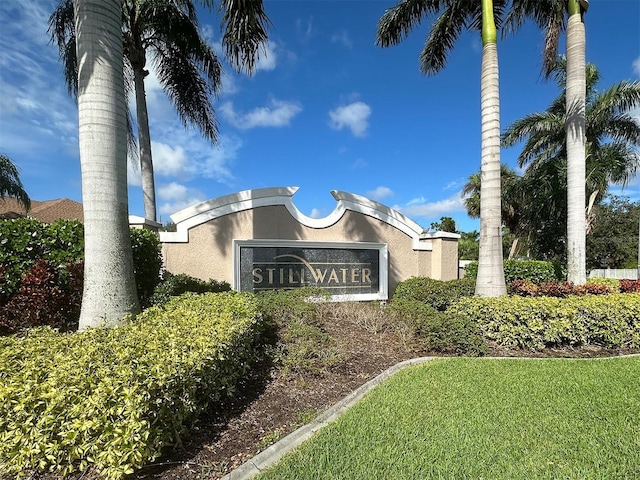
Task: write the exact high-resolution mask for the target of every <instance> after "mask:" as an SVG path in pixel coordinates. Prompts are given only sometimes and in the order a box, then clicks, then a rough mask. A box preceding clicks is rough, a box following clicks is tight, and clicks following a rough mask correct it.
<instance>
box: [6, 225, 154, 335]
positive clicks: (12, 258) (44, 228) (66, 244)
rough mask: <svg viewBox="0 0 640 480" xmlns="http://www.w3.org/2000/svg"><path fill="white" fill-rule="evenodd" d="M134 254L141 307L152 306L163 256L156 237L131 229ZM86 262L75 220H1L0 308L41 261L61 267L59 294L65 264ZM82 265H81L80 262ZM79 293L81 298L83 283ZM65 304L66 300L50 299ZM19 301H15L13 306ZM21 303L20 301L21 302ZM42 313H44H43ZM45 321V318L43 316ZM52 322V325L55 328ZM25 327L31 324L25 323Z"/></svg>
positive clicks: (81, 229) (65, 286)
mask: <svg viewBox="0 0 640 480" xmlns="http://www.w3.org/2000/svg"><path fill="white" fill-rule="evenodd" d="M130 233H131V246H132V253H133V267H134V275H135V279H136V285H137V289H138V296H139V300H140V304H141V305H142V306H148V305H149V298H150V296H151V295H152V293H153V291H154V288H155V286H156V285H157V284H158V282H159V281H160V273H161V268H162V254H161V251H160V241H159V239H158V236H157V234H155V233H153V232H151V231H149V230H141V229H135V228H132V229H130ZM83 259H84V226H83V225H82V224H81V223H80V222H78V221H76V220H57V221H56V222H54V223H52V224H46V223H42V222H40V221H38V220H34V219H31V218H20V219H13V220H0V265H1V266H2V268H1V269H0V305H4V304H6V303H7V302H8V301H9V300H10V298H11V297H12V296H13V295H14V294H16V293H17V292H18V291H19V290H20V288H21V281H22V278H23V276H24V275H25V274H26V273H27V272H28V271H29V269H31V268H32V267H33V266H34V265H35V264H36V262H37V261H38V260H46V261H47V262H50V263H51V265H55V266H56V268H62V274H61V275H55V278H58V279H59V280H61V281H62V282H63V283H61V284H59V285H57V290H56V289H53V290H51V293H52V294H53V295H55V294H57V292H58V291H66V290H67V289H68V287H69V285H68V284H65V283H64V281H65V278H66V276H65V274H64V267H61V266H64V265H69V264H74V265H77V264H78V262H82V260H83ZM80 264H81V263H80ZM78 285H79V286H80V291H79V292H73V296H74V297H75V296H76V295H80V296H81V295H82V283H79V284H78ZM51 300H52V301H53V302H58V303H63V302H64V301H65V299H64V297H63V298H59V299H51ZM18 301H19V300H16V301H14V304H15V303H16V302H18ZM20 302H21V300H20ZM41 311H42V310H41ZM43 318H44V317H43ZM77 320H78V318H77V317H74V318H69V319H67V320H66V323H67V324H69V325H71V324H73V323H74V322H75V323H77ZM56 322H57V321H56V320H52V323H51V324H50V325H51V326H56ZM24 323H25V325H26V324H28V323H29V322H24Z"/></svg>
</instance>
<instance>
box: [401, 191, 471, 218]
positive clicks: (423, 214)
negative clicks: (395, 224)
mask: <svg viewBox="0 0 640 480" xmlns="http://www.w3.org/2000/svg"><path fill="white" fill-rule="evenodd" d="M393 208H395V209H396V210H398V211H400V212H402V213H403V214H405V215H407V216H408V217H412V218H415V217H420V218H426V219H438V218H440V217H442V216H446V215H450V214H452V213H454V212H466V210H465V207H464V201H463V199H462V196H461V192H457V193H456V194H455V195H453V196H451V197H449V198H445V199H444V200H438V201H435V202H427V201H426V200H425V199H424V198H422V197H421V198H417V199H413V200H411V201H410V202H408V203H407V204H406V205H404V206H401V205H395V206H394V207H393Z"/></svg>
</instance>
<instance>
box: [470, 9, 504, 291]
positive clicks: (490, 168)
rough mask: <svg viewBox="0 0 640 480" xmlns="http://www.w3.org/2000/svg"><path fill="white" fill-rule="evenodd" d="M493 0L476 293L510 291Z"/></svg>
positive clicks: (488, 13) (485, 14)
mask: <svg viewBox="0 0 640 480" xmlns="http://www.w3.org/2000/svg"><path fill="white" fill-rule="evenodd" d="M496 42H497V35H496V27H495V21H494V17H493V2H492V0H482V43H483V47H482V72H481V84H480V90H481V115H482V164H481V168H480V174H481V182H480V252H479V256H478V277H477V280H476V295H478V296H481V297H499V296H501V295H505V294H506V293H507V289H506V285H505V280H504V266H503V256H502V229H501V225H502V222H501V220H502V219H501V214H502V209H501V205H500V201H501V198H500V197H501V192H500V190H501V185H500V91H499V80H498V48H497V43H496Z"/></svg>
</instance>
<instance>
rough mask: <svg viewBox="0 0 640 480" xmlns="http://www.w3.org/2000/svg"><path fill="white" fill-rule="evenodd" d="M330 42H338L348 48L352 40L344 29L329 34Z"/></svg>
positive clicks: (351, 45)
mask: <svg viewBox="0 0 640 480" xmlns="http://www.w3.org/2000/svg"><path fill="white" fill-rule="evenodd" d="M331 43H339V44H341V45H343V46H345V47H347V48H349V49H351V48H353V41H352V40H351V38H350V37H349V34H348V33H347V31H346V30H342V31H341V32H340V33H334V34H333V35H331Z"/></svg>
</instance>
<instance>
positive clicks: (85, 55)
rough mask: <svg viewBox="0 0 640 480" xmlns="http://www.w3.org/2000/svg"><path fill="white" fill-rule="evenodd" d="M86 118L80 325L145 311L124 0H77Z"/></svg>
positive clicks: (82, 114)
mask: <svg viewBox="0 0 640 480" xmlns="http://www.w3.org/2000/svg"><path fill="white" fill-rule="evenodd" d="M75 22H76V25H75V28H76V33H77V44H76V45H77V47H76V48H77V58H78V123H79V132H78V138H79V145H80V167H81V170H82V202H83V206H84V222H85V226H84V232H85V233H84V235H85V268H84V292H83V297H82V309H81V312H80V329H84V328H87V327H91V326H96V325H100V324H105V323H106V324H107V325H113V324H116V323H118V322H119V321H120V320H121V319H122V317H124V316H125V315H127V314H130V313H136V312H138V311H139V305H138V300H137V294H136V287H135V280H134V277H133V260H132V255H131V238H130V234H129V225H128V200H127V163H126V162H127V130H126V108H127V107H126V104H125V93H124V77H123V71H122V70H123V61H122V53H123V52H122V11H121V5H120V1H119V0H77V2H76V4H75Z"/></svg>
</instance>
